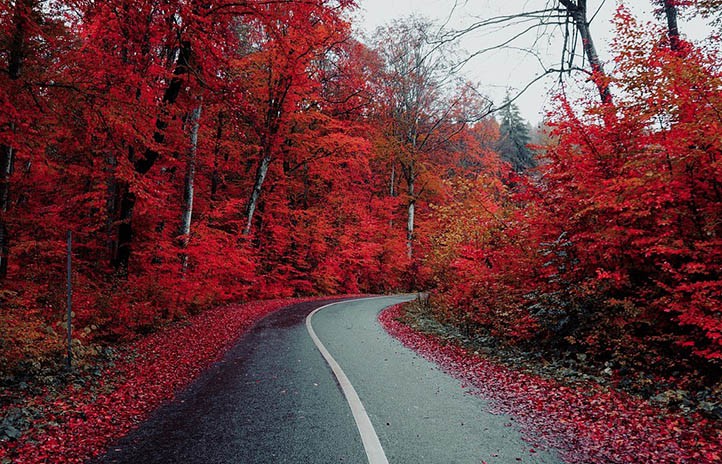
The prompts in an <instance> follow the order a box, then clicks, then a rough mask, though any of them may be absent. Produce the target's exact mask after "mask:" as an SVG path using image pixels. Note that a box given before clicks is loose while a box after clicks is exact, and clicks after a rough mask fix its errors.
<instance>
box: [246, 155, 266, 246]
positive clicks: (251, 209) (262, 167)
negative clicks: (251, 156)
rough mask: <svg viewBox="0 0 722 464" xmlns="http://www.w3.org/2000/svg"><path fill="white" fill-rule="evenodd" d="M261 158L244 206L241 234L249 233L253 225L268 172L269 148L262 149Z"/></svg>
mask: <svg viewBox="0 0 722 464" xmlns="http://www.w3.org/2000/svg"><path fill="white" fill-rule="evenodd" d="M264 152H265V153H264V155H263V158H261V162H260V163H259V164H258V169H257V170H256V182H255V183H254V184H253V191H252V192H251V198H250V199H249V200H248V206H247V207H246V228H245V229H243V235H248V234H250V233H251V227H252V225H253V214H254V213H255V212H256V207H257V206H258V198H260V196H261V188H262V187H263V181H265V180H266V174H268V166H269V165H270V164H271V153H270V150H269V149H265V150H264Z"/></svg>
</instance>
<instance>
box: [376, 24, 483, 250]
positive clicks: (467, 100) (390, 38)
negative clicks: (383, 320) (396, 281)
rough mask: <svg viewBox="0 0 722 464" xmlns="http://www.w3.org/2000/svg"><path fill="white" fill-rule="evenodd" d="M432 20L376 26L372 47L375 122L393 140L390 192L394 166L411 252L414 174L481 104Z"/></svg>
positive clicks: (427, 166) (417, 189) (428, 165)
mask: <svg viewBox="0 0 722 464" xmlns="http://www.w3.org/2000/svg"><path fill="white" fill-rule="evenodd" d="M434 28H435V26H434V25H433V24H432V23H431V22H429V21H428V20H425V19H423V18H418V17H411V18H407V19H405V20H402V21H396V22H393V23H391V24H390V25H389V26H387V27H384V28H381V29H379V30H378V31H377V32H376V35H375V38H374V44H375V49H376V51H377V53H378V54H379V55H380V57H381V60H382V63H383V64H382V66H383V68H382V70H381V73H380V74H379V76H378V77H377V79H378V83H377V88H378V92H379V99H378V100H377V105H378V106H377V108H378V110H377V111H378V117H379V123H380V124H381V127H382V128H383V131H384V133H385V135H386V136H387V137H388V138H389V139H390V140H393V142H394V143H393V148H392V151H393V153H390V154H389V156H390V165H391V166H390V170H391V174H390V177H391V180H390V183H391V188H390V191H391V194H392V195H394V194H395V193H396V190H395V189H396V187H395V184H396V178H397V168H398V171H399V173H398V174H399V178H400V179H402V180H403V182H404V184H405V195H406V202H405V203H406V241H407V249H408V256H409V258H411V257H412V256H413V248H414V241H415V228H416V206H417V202H418V199H419V197H420V195H421V194H422V193H423V191H424V185H423V184H422V185H419V180H420V179H421V178H422V176H423V175H424V173H426V172H429V171H431V170H432V166H433V165H434V163H435V160H437V159H440V158H442V157H443V155H442V153H444V152H445V151H448V150H449V146H450V145H451V141H452V139H453V138H454V137H455V136H456V135H457V134H459V132H460V131H462V130H463V129H464V128H465V125H466V124H467V123H469V122H471V121H474V120H476V119H478V115H479V114H481V113H483V112H484V111H485V109H486V105H484V104H483V103H482V102H481V101H480V99H479V98H478V96H476V95H474V94H472V93H469V92H465V91H464V90H465V89H464V88H465V87H466V86H468V85H469V84H468V83H465V82H463V81H460V80H459V79H458V77H457V75H456V73H455V72H454V69H453V59H452V50H451V48H450V47H449V46H448V45H444V44H443V43H441V44H440V43H439V41H438V38H437V37H436V35H435V34H436V31H435V29H434Z"/></svg>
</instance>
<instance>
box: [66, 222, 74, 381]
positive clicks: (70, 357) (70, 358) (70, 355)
mask: <svg viewBox="0 0 722 464" xmlns="http://www.w3.org/2000/svg"><path fill="white" fill-rule="evenodd" d="M72 253H73V233H72V232H71V231H68V266H67V269H68V283H67V295H68V302H67V309H68V315H67V317H68V319H67V326H68V369H71V368H72V367H73V282H72V277H73V273H72Z"/></svg>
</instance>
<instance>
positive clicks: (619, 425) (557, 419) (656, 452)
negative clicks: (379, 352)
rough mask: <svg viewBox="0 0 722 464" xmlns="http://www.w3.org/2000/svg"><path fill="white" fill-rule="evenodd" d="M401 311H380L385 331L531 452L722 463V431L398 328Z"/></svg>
mask: <svg viewBox="0 0 722 464" xmlns="http://www.w3.org/2000/svg"><path fill="white" fill-rule="evenodd" d="M403 312H404V309H403V305H398V306H394V307H392V308H389V309H387V310H386V311H384V312H382V313H381V315H380V316H379V320H380V322H381V324H382V325H383V327H384V328H385V329H386V330H387V331H388V332H389V333H390V334H391V335H392V336H394V337H395V338H397V339H398V340H399V341H401V342H402V343H403V344H404V345H405V346H407V347H409V348H411V349H413V350H415V351H416V352H418V353H419V354H421V355H422V356H424V357H425V358H426V359H429V360H430V361H432V362H435V363H437V364H438V365H440V366H441V367H442V368H443V369H444V370H445V371H446V372H448V373H449V374H451V375H453V376H454V377H456V378H458V379H459V380H460V381H461V382H462V384H463V386H464V387H465V388H468V389H469V391H470V393H473V394H477V395H479V396H481V397H483V398H485V399H487V400H489V401H490V404H491V405H492V407H493V408H494V409H495V410H496V411H497V412H499V413H505V414H509V415H511V416H512V417H514V418H515V419H516V420H517V421H518V422H519V424H520V425H521V427H522V430H523V431H524V433H525V435H526V437H527V439H528V440H529V441H530V443H531V445H532V446H548V447H552V448H555V449H558V450H559V451H560V453H561V456H562V458H563V459H564V460H566V461H568V462H575V463H576V462H585V463H651V462H660V463H661V462H664V463H700V464H702V463H713V462H720V461H721V460H722V430H720V428H719V427H715V426H714V424H712V423H710V422H709V421H708V420H706V419H704V418H696V419H693V420H690V419H687V418H684V417H681V416H678V415H675V414H671V413H669V412H666V411H663V410H660V409H659V408H657V407H654V406H653V405H651V404H650V403H648V402H646V401H643V400H641V399H637V398H634V397H632V396H630V395H627V394H625V393H620V392H617V391H613V390H611V389H609V388H606V387H602V386H599V385H596V384H594V383H588V384H586V385H583V386H575V387H570V386H565V385H563V384H561V383H560V382H558V381H556V380H550V379H546V378H542V377H539V376H535V375H532V374H529V373H524V372H520V371H519V370H516V369H511V368H509V367H505V366H503V365H501V364H499V363H496V362H492V361H490V360H489V359H486V358H484V357H482V356H479V355H477V354H475V353H471V352H469V351H467V350H465V349H464V348H462V347H460V346H458V345H456V344H454V343H449V342H448V341H447V340H444V339H442V338H440V337H438V336H435V335H432V334H427V333H421V332H418V331H415V330H414V329H412V328H411V327H409V326H407V325H405V324H403V323H402V322H400V321H401V320H402V317H403Z"/></svg>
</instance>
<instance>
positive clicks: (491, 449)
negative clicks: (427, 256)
mask: <svg viewBox="0 0 722 464" xmlns="http://www.w3.org/2000/svg"><path fill="white" fill-rule="evenodd" d="M408 299H409V297H405V296H397V297H383V298H374V299H364V300H355V301H348V302H342V303H337V304H333V305H331V306H327V307H324V308H322V309H320V310H319V311H318V312H317V313H314V314H313V315H312V316H311V317H310V318H309V320H308V323H307V317H308V315H309V314H311V313H312V311H314V310H315V309H316V308H318V307H320V306H323V304H324V303H319V302H313V303H303V304H299V305H295V306H293V307H291V308H288V309H284V310H281V311H280V312H278V313H275V314H273V315H271V316H269V317H267V318H266V319H264V320H262V321H261V322H260V323H259V324H258V325H257V326H256V327H255V328H254V329H253V330H252V331H251V332H250V333H248V334H247V335H246V336H244V337H243V338H242V339H241V340H240V341H239V342H238V344H237V345H236V346H235V347H234V348H232V349H231V350H230V351H229V352H228V353H227V355H226V356H225V357H224V358H223V360H222V361H220V362H218V363H216V364H215V365H213V366H212V367H211V368H210V369H208V370H207V371H206V372H205V373H204V374H203V375H202V376H201V377H200V378H199V379H198V380H196V381H195V382H194V383H193V384H192V385H191V386H190V387H189V388H188V389H187V390H185V391H184V392H182V393H180V394H179V395H178V396H177V397H176V399H175V400H174V401H173V402H171V403H169V404H167V405H165V406H163V407H161V408H159V409H158V410H157V411H156V412H155V413H154V414H153V415H152V416H151V417H150V418H149V420H148V421H146V422H145V423H144V424H142V425H141V427H139V428H138V429H136V430H135V431H134V432H132V433H131V434H130V435H128V436H127V437H125V438H124V439H122V440H121V441H120V442H119V443H117V444H116V445H115V446H113V447H111V449H110V451H108V454H106V455H105V456H102V457H100V458H99V459H98V460H96V461H95V462H98V463H128V464H131V463H132V464H141V463H147V464H153V463H158V464H161V463H165V464H167V463H204V464H205V463H218V464H222V463H311V464H324V463H359V464H362V463H367V462H372V463H379V464H382V463H384V462H389V463H391V464H406V463H408V464H418V463H439V464H450V463H482V462H486V463H488V464H492V463H518V462H524V463H553V462H559V460H558V458H556V456H555V455H554V453H553V452H545V451H541V450H535V451H534V452H532V451H530V448H531V445H529V444H528V443H526V442H524V441H523V440H522V438H521V435H520V433H519V432H518V430H516V429H515V428H514V427H510V426H509V424H510V423H513V421H511V420H510V418H508V417H505V416H502V415H495V414H491V413H489V412H488V409H489V408H488V405H487V404H486V403H485V402H484V401H483V400H482V399H480V398H478V397H476V396H472V395H468V394H465V393H464V389H463V388H462V387H461V385H460V384H459V382H458V381H456V380H454V379H453V378H451V377H449V376H448V375H446V374H444V373H443V372H441V371H440V370H439V369H438V368H437V367H436V366H435V365H434V364H432V363H429V362H428V361H426V360H425V359H423V358H420V357H419V356H417V355H416V354H415V353H414V352H412V351H411V350H409V349H407V348H405V347H403V346H402V345H401V344H400V343H399V342H397V341H396V340H394V339H392V338H391V337H390V336H389V335H388V334H386V332H385V331H384V330H383V329H382V328H381V327H380V326H379V324H378V322H377V320H376V317H377V315H378V313H379V312H380V311H381V310H382V309H383V308H384V307H386V306H389V305H392V304H396V303H398V302H402V301H405V300H408ZM310 332H313V333H315V335H316V336H317V342H318V343H319V345H320V346H321V349H322V350H323V349H325V350H326V351H327V355H328V356H330V357H331V358H332V360H331V362H332V363H333V362H334V361H335V363H337V366H336V367H337V369H340V370H341V371H342V373H341V375H342V376H345V378H346V379H347V380H348V382H349V384H345V381H346V380H345V379H344V380H341V381H340V380H339V379H337V377H336V375H335V374H334V371H332V369H331V368H330V367H329V364H328V362H327V360H326V359H325V358H324V357H323V355H322V353H321V351H320V350H319V347H318V346H317V345H316V344H315V343H314V340H313V339H312V336H311V335H310ZM341 385H343V386H344V388H346V392H344V390H343V389H342V387H341ZM348 388H351V390H352V391H353V393H355V394H356V395H357V397H358V400H359V401H360V403H357V404H355V405H354V406H350V403H349V402H348V400H347V396H348V395H349V392H348ZM353 393H351V395H352V396H353ZM352 408H354V409H355V414H356V416H354V413H352ZM364 415H365V417H366V420H368V421H370V423H367V424H366V426H367V427H366V429H364V432H363V437H364V438H363V439H362V433H360V431H359V427H358V426H357V423H361V424H362V429H363V421H364V418H363V417H360V416H364ZM359 421H360V422H359ZM369 428H370V430H369ZM374 443H376V445H377V446H379V448H378V449H374ZM369 456H370V457H369Z"/></svg>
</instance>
